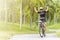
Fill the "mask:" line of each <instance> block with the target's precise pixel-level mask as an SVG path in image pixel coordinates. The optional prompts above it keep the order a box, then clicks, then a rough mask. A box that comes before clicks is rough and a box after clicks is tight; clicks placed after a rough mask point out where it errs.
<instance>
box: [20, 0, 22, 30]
mask: <svg viewBox="0 0 60 40" xmlns="http://www.w3.org/2000/svg"><path fill="white" fill-rule="evenodd" d="M21 28H22V0H21V2H20V29H21Z"/></svg>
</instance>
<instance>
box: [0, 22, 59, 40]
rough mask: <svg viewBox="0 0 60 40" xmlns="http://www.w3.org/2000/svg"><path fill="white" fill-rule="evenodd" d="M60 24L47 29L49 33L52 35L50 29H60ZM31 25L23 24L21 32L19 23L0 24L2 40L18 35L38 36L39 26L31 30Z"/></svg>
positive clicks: (33, 26)
mask: <svg viewBox="0 0 60 40" xmlns="http://www.w3.org/2000/svg"><path fill="white" fill-rule="evenodd" d="M59 24H60V23H58V24H56V25H51V26H48V27H47V33H51V31H49V30H48V28H54V29H60V27H59V26H60V25H59ZM29 26H30V25H29V24H25V25H24V24H22V29H21V30H20V26H19V24H17V23H7V25H6V23H4V22H0V39H1V40H8V39H9V38H10V37H11V36H13V35H16V34H38V33H39V32H38V27H37V25H34V24H33V25H32V29H30V27H29Z"/></svg>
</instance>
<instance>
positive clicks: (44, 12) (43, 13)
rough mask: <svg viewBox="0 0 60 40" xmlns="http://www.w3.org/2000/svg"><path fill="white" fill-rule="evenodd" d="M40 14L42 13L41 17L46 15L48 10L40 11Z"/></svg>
mask: <svg viewBox="0 0 60 40" xmlns="http://www.w3.org/2000/svg"><path fill="white" fill-rule="evenodd" d="M38 14H40V17H45V15H46V11H42V12H40V11H38Z"/></svg>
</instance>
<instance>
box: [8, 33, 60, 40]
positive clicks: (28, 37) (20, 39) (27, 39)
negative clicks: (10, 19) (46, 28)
mask: <svg viewBox="0 0 60 40" xmlns="http://www.w3.org/2000/svg"><path fill="white" fill-rule="evenodd" d="M9 40H60V38H58V37H56V36H55V34H54V33H52V34H46V37H45V38H41V37H40V36H39V34H18V35H15V36H12V37H11V38H10V39H9Z"/></svg>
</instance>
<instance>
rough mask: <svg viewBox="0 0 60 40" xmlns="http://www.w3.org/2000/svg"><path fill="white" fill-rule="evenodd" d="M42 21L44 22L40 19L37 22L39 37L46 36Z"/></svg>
mask: <svg viewBox="0 0 60 40" xmlns="http://www.w3.org/2000/svg"><path fill="white" fill-rule="evenodd" d="M43 23H44V22H41V21H40V22H39V34H40V37H41V38H42V37H45V36H46V35H45V32H44V26H43Z"/></svg>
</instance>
